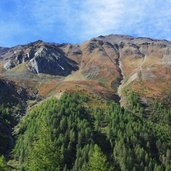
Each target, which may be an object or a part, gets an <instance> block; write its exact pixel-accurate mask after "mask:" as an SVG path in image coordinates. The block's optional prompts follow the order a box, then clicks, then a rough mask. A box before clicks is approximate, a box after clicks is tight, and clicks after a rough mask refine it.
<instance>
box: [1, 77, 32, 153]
mask: <svg viewBox="0 0 171 171" xmlns="http://www.w3.org/2000/svg"><path fill="white" fill-rule="evenodd" d="M28 97H29V95H28V93H27V92H26V90H25V89H23V88H22V87H18V86H16V85H15V84H14V83H12V82H10V81H6V80H3V79H0V155H1V154H8V153H9V150H11V148H12V147H13V145H14V137H13V134H12V132H13V128H14V126H16V125H17V123H18V122H19V120H20V119H21V117H22V116H23V115H24V113H25V110H26V100H27V99H28Z"/></svg>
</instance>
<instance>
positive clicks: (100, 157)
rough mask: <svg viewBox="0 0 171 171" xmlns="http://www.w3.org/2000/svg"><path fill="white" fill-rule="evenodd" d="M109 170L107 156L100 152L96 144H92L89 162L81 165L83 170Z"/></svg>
mask: <svg viewBox="0 0 171 171" xmlns="http://www.w3.org/2000/svg"><path fill="white" fill-rule="evenodd" d="M89 170H91V171H109V167H108V164H107V158H106V156H105V155H104V154H103V153H102V151H101V150H100V148H99V147H98V145H96V144H95V145H94V147H93V150H92V154H91V155H90V158H89V162H88V164H87V166H86V165H84V167H83V171H89Z"/></svg>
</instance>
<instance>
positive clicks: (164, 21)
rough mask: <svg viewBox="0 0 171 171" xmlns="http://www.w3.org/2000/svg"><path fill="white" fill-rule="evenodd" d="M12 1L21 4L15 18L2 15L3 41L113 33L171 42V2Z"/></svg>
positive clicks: (80, 38)
mask: <svg viewBox="0 0 171 171" xmlns="http://www.w3.org/2000/svg"><path fill="white" fill-rule="evenodd" d="M13 1H15V4H18V7H17V9H16V10H14V9H13V12H14V11H16V12H15V13H14V14H13V13H12V12H10V11H6V10H5V14H4V12H3V13H1V11H0V14H1V16H2V17H1V18H0V24H1V23H2V22H3V18H4V17H5V16H6V17H5V18H7V17H8V22H6V21H5V22H4V23H3V24H2V26H1V28H0V40H3V39H2V37H1V35H2V36H3V37H4V39H5V40H7V39H9V40H10V39H13V37H17V36H20V35H22V34H24V36H26V35H28V36H26V37H25V40H27V39H28V37H29V40H30V39H31V38H30V37H31V36H30V35H32V36H34V39H36V38H38V39H44V40H47V41H60V42H62V41H71V42H80V41H84V40H87V39H90V38H92V37H95V36H98V35H106V34H112V33H114V34H127V35H135V36H148V37H154V38H163V39H169V40H171V27H170V23H171V17H170V16H171V10H170V7H171V0H165V1H163V0H141V1H140V0H60V1H59V0H36V1H35V0H26V1H25V3H24V2H23V1H22V0H13ZM5 2H6V1H5ZM0 4H1V2H0ZM0 8H1V6H0ZM7 14H8V15H9V16H10V17H9V16H8V15H7ZM8 27H9V29H8ZM12 28H16V29H13V30H12ZM16 30H17V31H16ZM18 30H19V31H18ZM4 33H5V34H4ZM62 37H63V38H62ZM11 41H12V40H11ZM16 41H17V39H16ZM1 42H2V41H1Z"/></svg>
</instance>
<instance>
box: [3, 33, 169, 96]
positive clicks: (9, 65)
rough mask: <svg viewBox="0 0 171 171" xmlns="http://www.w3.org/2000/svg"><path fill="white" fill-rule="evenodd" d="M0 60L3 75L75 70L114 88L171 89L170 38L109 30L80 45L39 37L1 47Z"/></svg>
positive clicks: (65, 73) (153, 92)
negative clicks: (25, 42)
mask: <svg viewBox="0 0 171 171" xmlns="http://www.w3.org/2000/svg"><path fill="white" fill-rule="evenodd" d="M0 60H1V61H0V64H1V65H0V67H2V66H3V68H5V70H6V71H4V70H3V73H1V74H4V75H5V74H6V73H8V75H9V74H10V73H12V75H13V76H14V75H15V73H17V72H20V73H21V72H22V73H24V74H25V75H27V74H28V72H30V73H33V74H35V75H39V74H42V73H43V74H45V75H46V74H48V75H53V76H64V77H66V76H68V75H70V76H71V78H72V75H73V79H74V80H78V81H79V80H80V78H81V80H86V81H90V80H93V81H94V80H95V81H96V82H98V83H99V84H101V86H103V87H107V88H109V89H111V88H112V89H113V90H114V92H115V93H117V90H119V92H118V93H119V94H122V93H121V92H122V89H124V88H130V89H134V90H136V91H139V92H142V91H144V92H143V93H144V96H150V97H153V96H154V95H155V96H161V95H162V93H163V92H165V93H166V94H167V93H169V92H170V91H171V87H170V81H171V74H170V73H171V69H170V65H171V43H170V42H168V41H166V40H154V39H150V38H134V37H131V36H122V35H109V36H99V37H97V38H93V39H91V40H89V41H86V42H84V43H82V44H79V45H72V44H55V43H45V42H43V41H37V42H33V43H30V44H27V45H23V46H16V47H13V48H0ZM25 71H27V72H25ZM75 71H77V74H75V75H74V72H75ZM78 73H79V74H78ZM78 75H79V77H78ZM80 75H81V76H80ZM71 78H70V80H71V81H72V79H71ZM18 79H20V77H18ZM156 82H157V84H156ZM142 85H143V86H142ZM118 88H119V89H118Z"/></svg>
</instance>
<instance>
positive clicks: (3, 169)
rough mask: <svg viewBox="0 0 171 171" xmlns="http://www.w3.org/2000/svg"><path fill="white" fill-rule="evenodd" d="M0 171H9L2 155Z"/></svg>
mask: <svg viewBox="0 0 171 171" xmlns="http://www.w3.org/2000/svg"><path fill="white" fill-rule="evenodd" d="M0 171H9V168H8V166H7V164H6V161H5V158H4V156H0Z"/></svg>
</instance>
